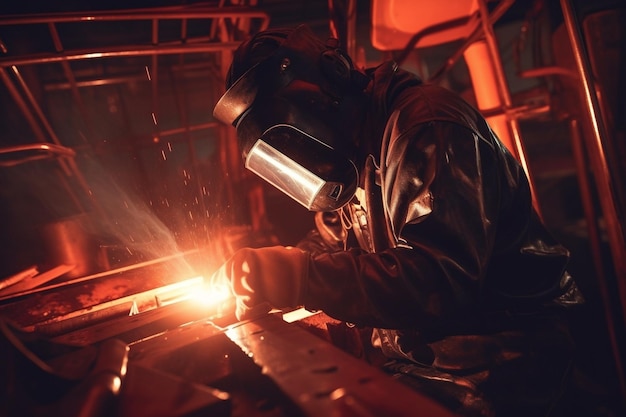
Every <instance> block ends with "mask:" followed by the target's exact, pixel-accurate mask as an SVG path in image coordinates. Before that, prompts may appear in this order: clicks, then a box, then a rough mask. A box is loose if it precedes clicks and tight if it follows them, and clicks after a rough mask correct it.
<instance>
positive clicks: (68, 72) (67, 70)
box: [48, 22, 92, 132]
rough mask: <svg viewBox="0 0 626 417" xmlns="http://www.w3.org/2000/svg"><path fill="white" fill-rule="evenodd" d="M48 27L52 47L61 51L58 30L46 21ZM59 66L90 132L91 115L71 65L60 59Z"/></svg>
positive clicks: (61, 44)
mask: <svg viewBox="0 0 626 417" xmlns="http://www.w3.org/2000/svg"><path fill="white" fill-rule="evenodd" d="M48 29H49V30H50V36H51V37H52V42H53V43H54V49H55V50H56V51H57V52H63V43H62V42H61V37H60V36H59V32H58V31H57V28H56V25H55V24H54V23H52V22H51V23H48ZM61 66H62V67H63V73H64V74H65V78H67V80H68V82H69V84H70V89H71V91H72V97H74V102H75V103H76V107H77V108H78V111H79V112H80V114H81V115H82V116H83V119H85V122H86V125H87V129H88V130H89V131H90V132H91V130H92V129H91V126H92V124H91V117H90V116H89V114H88V112H87V110H86V109H85V105H84V103H83V99H82V97H81V96H80V93H79V92H78V85H77V84H76V77H74V72H73V71H72V67H71V66H70V63H69V62H67V61H61Z"/></svg>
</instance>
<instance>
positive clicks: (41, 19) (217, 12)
mask: <svg viewBox="0 0 626 417" xmlns="http://www.w3.org/2000/svg"><path fill="white" fill-rule="evenodd" d="M219 18H221V19H226V18H247V19H261V30H264V29H266V28H267V25H269V20H270V18H269V15H268V14H267V13H265V12H263V11H259V10H246V9H242V8H241V7H221V8H204V9H203V8H197V9H196V8H194V9H193V10H188V11H183V10H181V9H177V10H166V9H135V10H127V11H102V12H97V11H92V12H70V13H47V14H32V15H12V16H4V17H0V26H3V25H26V24H37V23H50V22H55V23H68V22H96V21H121V20H153V19H219Z"/></svg>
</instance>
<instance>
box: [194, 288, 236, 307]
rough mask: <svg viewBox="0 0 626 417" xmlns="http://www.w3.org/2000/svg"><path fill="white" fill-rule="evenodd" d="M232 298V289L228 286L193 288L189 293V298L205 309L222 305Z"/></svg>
mask: <svg viewBox="0 0 626 417" xmlns="http://www.w3.org/2000/svg"><path fill="white" fill-rule="evenodd" d="M231 297H232V293H231V292H230V289H229V288H228V286H226V285H218V284H209V285H205V286H203V287H202V288H201V289H200V288H198V287H195V286H194V288H193V291H190V292H189V298H190V299H192V300H194V301H195V302H197V303H199V304H202V305H203V306H205V307H213V306H218V305H220V304H222V303H223V302H224V301H226V300H228V299H229V298H231Z"/></svg>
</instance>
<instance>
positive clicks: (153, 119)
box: [152, 112, 157, 125]
mask: <svg viewBox="0 0 626 417" xmlns="http://www.w3.org/2000/svg"><path fill="white" fill-rule="evenodd" d="M152 123H154V124H155V125H156V124H157V119H156V114H154V112H152Z"/></svg>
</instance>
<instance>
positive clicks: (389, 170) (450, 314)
mask: <svg viewBox="0 0 626 417" xmlns="http://www.w3.org/2000/svg"><path fill="white" fill-rule="evenodd" d="M383 164H384V165H383V167H382V183H383V184H382V185H383V187H382V189H383V201H384V202H385V205H386V207H385V210H386V212H387V214H388V215H389V216H390V218H391V223H392V224H393V228H394V230H393V232H394V233H395V235H396V236H397V238H398V239H399V240H400V241H401V242H405V244H401V245H398V246H397V247H394V248H389V249H387V250H384V251H382V252H379V253H366V252H363V251H361V250H357V249H352V250H349V251H339V252H334V253H327V254H320V255H317V256H314V257H312V260H311V262H310V265H309V271H308V274H309V276H308V280H307V290H306V296H305V305H306V306H307V307H310V308H316V309H321V310H324V311H325V312H326V313H327V314H329V315H330V316H333V317H336V318H338V319H341V320H345V321H349V322H353V323H356V324H360V325H365V326H373V327H381V328H417V329H426V328H429V327H437V326H439V325H440V324H441V323H443V322H446V321H450V320H455V319H456V318H458V317H461V316H462V315H465V314H468V313H469V312H471V311H472V310H473V309H474V308H475V307H476V306H477V305H478V304H479V300H480V297H481V290H482V283H483V277H484V274H485V270H486V268H487V265H488V263H489V260H490V256H491V254H492V248H493V245H494V241H495V230H496V225H497V221H498V219H497V213H498V208H499V207H498V206H499V204H500V189H499V188H500V178H502V176H503V175H504V177H505V178H508V179H507V180H506V181H508V182H510V184H509V185H511V186H513V185H517V181H516V178H515V177H514V176H515V175H516V174H515V173H513V172H498V171H497V170H498V169H500V170H501V169H502V165H501V164H499V163H497V156H496V149H494V147H493V146H492V144H490V143H488V142H486V141H484V140H483V139H482V138H481V137H480V136H478V135H477V134H476V133H475V132H473V131H472V130H470V129H468V128H466V127H463V126H461V125H458V124H455V123H450V122H429V123H424V124H421V125H417V126H415V127H414V128H412V129H410V130H408V131H406V132H404V133H402V135H399V136H397V138H396V139H395V140H394V141H393V142H391V143H390V144H389V146H388V150H387V153H386V155H385V156H384V158H383ZM509 177H510V178H509ZM526 204H527V205H526V207H525V208H524V210H525V211H528V213H530V210H531V208H530V200H529V201H528V202H527V203H526ZM518 220H519V221H520V224H519V226H518V227H519V228H520V229H522V228H523V227H524V224H523V223H524V222H525V221H526V220H527V215H523V216H521V217H520V219H518Z"/></svg>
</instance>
